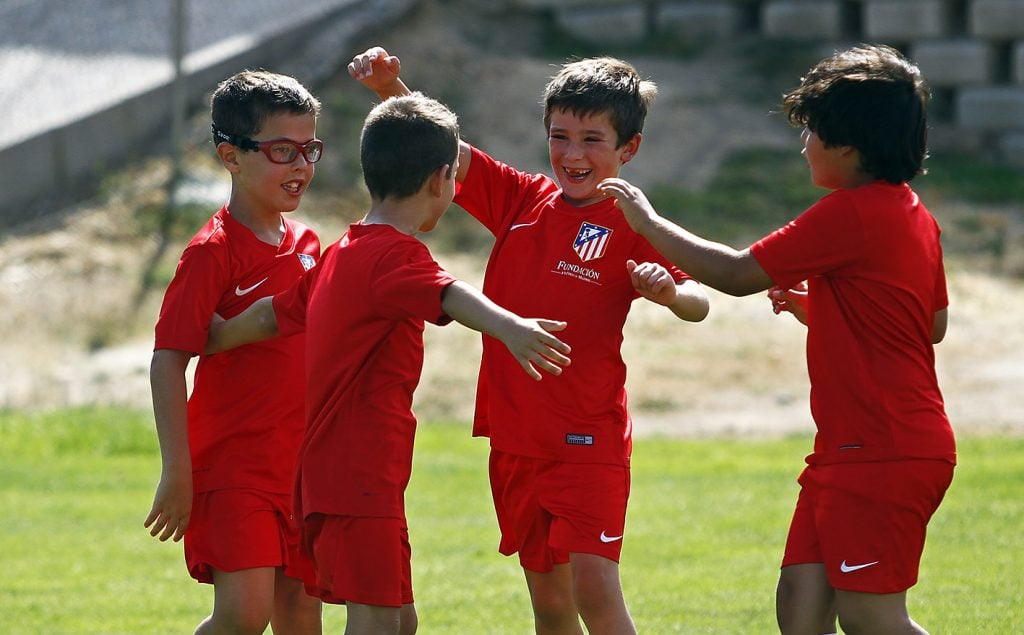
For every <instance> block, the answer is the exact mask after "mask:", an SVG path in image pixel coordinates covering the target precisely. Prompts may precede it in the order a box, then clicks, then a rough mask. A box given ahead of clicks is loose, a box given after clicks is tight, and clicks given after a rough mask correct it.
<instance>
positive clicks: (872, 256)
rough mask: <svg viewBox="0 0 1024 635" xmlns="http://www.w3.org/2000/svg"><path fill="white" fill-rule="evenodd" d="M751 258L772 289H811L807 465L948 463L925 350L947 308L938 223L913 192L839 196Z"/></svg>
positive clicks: (871, 188) (949, 443) (944, 422)
mask: <svg viewBox="0 0 1024 635" xmlns="http://www.w3.org/2000/svg"><path fill="white" fill-rule="evenodd" d="M751 252H752V253H753V254H754V256H755V257H756V258H757V260H758V262H759V263H760V264H761V266H762V267H763V268H764V270H765V272H767V273H768V275H769V276H770V277H771V278H772V280H774V281H775V283H776V284H778V285H780V286H782V287H790V286H792V285H793V284H795V283H798V282H800V281H802V280H807V281H808V287H809V295H808V298H809V304H808V314H809V316H810V318H809V322H810V324H809V326H808V330H807V369H808V374H809V375H810V379H811V413H812V415H813V416H814V421H815V423H816V425H817V427H818V433H817V436H816V437H815V442H814V454H813V455H811V456H810V457H808V462H811V463H835V462H845V461H878V460H894V459H904V458H937V459H945V460H949V461H955V459H956V447H955V442H954V439H953V431H952V428H951V427H950V425H949V420H948V419H947V418H946V413H945V408H944V406H943V401H942V394H941V392H940V391H939V386H938V382H937V381H936V378H935V353H934V349H933V347H932V343H931V334H932V325H933V323H934V317H935V312H936V311H938V310H940V309H943V308H945V307H946V305H947V304H948V298H947V295H946V277H945V273H944V270H943V265H942V247H941V245H940V244H939V227H938V224H937V223H936V222H935V219H934V218H933V217H932V215H931V214H930V213H929V212H928V210H927V209H925V206H924V205H923V204H922V203H921V201H920V199H919V198H918V196H917V194H916V193H915V192H914V191H913V190H912V189H911V188H910V186H909V185H907V184H905V183H904V184H901V185H893V184H890V183H885V182H882V181H877V182H875V183H872V184H869V185H866V186H863V187H859V188H856V189H850V190H837V191H835V192H833V193H831V194H829V195H827V196H825V197H824V198H822V199H821V200H820V201H818V202H817V203H816V204H815V205H813V206H812V207H811V208H810V209H808V210H807V211H806V212H804V213H803V214H802V215H801V216H799V217H798V218H797V219H796V220H794V221H793V222H791V223H789V224H788V225H786V226H785V227H783V228H781V229H779V230H778V231H776V232H774V233H773V234H771V235H769V236H767V237H765V238H764V239H762V240H760V241H758V242H757V243H755V244H754V245H753V246H752V247H751Z"/></svg>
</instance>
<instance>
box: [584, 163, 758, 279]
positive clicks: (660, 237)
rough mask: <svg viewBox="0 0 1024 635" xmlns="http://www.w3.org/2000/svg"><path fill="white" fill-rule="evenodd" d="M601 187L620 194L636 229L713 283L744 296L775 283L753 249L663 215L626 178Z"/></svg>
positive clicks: (625, 212)
mask: <svg viewBox="0 0 1024 635" xmlns="http://www.w3.org/2000/svg"><path fill="white" fill-rule="evenodd" d="M598 187H599V188H600V189H601V191H603V192H604V193H605V194H609V195H611V196H614V197H615V198H616V200H617V202H618V206H619V208H620V209H621V210H622V213H623V215H624V216H625V217H626V221H627V222H628V223H629V225H630V227H632V228H633V231H635V232H637V233H638V234H640V235H641V236H643V237H644V238H646V239H647V240H648V241H649V242H650V243H651V245H653V246H654V248H655V249H657V250H658V251H659V252H661V254H662V255H663V256H665V258H667V259H668V260H669V261H671V262H672V263H673V264H675V265H676V266H677V267H679V268H680V269H682V270H683V271H685V272H686V273H688V274H690V275H691V276H693V277H694V278H696V279H697V280H700V281H701V282H703V283H704V284H706V285H708V286H709V287H713V288H715V289H718V290H719V291H722V292H724V293H728V294H730V295H735V296H744V295H750V294H751V293H756V292H758V291H764V290H766V289H768V288H770V287H771V286H772V284H773V282H772V279H771V278H769V277H768V274H766V273H765V272H764V269H762V268H761V265H760V264H759V263H758V262H757V259H755V258H754V256H753V255H751V253H750V250H749V249H744V250H742V251H738V250H736V249H733V248H732V247H729V246H728V245H723V244H721V243H716V242H713V241H710V240H705V239H704V238H701V237H700V236H697V235H695V234H691V233H690V232H688V231H686V230H685V229H683V228H682V227H680V226H678V225H676V224H675V223H673V222H671V221H669V220H667V219H665V218H662V217H661V216H659V215H658V212H656V211H655V210H654V208H653V207H652V206H651V204H650V202H649V201H648V200H647V197H646V196H644V193H643V192H642V191H640V189H639V188H637V187H636V186H634V185H631V184H630V183H628V182H626V181H624V180H622V179H617V178H615V179H605V180H604V181H602V182H601V184H600V185H599V186H598Z"/></svg>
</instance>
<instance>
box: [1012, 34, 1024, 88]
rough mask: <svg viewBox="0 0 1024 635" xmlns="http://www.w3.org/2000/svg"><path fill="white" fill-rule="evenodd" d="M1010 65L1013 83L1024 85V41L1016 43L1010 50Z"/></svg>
mask: <svg viewBox="0 0 1024 635" xmlns="http://www.w3.org/2000/svg"><path fill="white" fill-rule="evenodd" d="M1010 65H1011V67H1012V73H1013V81H1014V82H1016V83H1018V84H1024V41H1022V42H1017V43H1016V44H1014V45H1013V48H1012V49H1011V50H1010Z"/></svg>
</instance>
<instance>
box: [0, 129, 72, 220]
mask: <svg viewBox="0 0 1024 635" xmlns="http://www.w3.org/2000/svg"><path fill="white" fill-rule="evenodd" d="M61 145H62V144H61V143H60V139H59V136H58V133H57V132H55V131H53V130H51V131H49V132H44V133H42V134H40V135H37V136H34V137H32V138H30V139H25V140H23V141H20V142H18V143H15V144H14V145H10V146H7V147H5V148H0V174H3V175H4V183H9V184H10V186H9V187H6V188H5V189H4V203H3V208H2V209H0V219H3V220H4V222H5V223H9V222H18V221H19V220H24V213H25V209H24V208H26V207H30V206H31V204H32V203H33V202H34V201H36V200H38V199H41V198H44V197H55V196H58V195H59V194H60V193H61V191H63V190H65V189H66V185H67V184H66V183H65V182H64V181H63V179H62V177H61V173H62V168H61V161H62V160H61ZM15 185H17V187H15Z"/></svg>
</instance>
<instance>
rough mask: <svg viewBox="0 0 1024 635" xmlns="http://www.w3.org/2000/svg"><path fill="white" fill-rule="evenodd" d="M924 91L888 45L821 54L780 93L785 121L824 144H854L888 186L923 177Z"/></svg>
mask: <svg viewBox="0 0 1024 635" xmlns="http://www.w3.org/2000/svg"><path fill="white" fill-rule="evenodd" d="M930 95H931V94H930V91H929V89H928V85H927V83H926V82H925V79H924V77H923V76H922V75H921V71H920V70H918V68H917V66H915V65H914V64H913V63H912V62H911V61H910V60H908V59H907V58H906V57H904V56H903V55H902V54H901V53H900V52H899V51H897V50H896V49H894V48H891V47H888V46H878V45H861V46H858V47H855V48H852V49H849V50H847V51H843V52H841V53H836V54H835V55H833V56H831V57H828V58H825V59H823V60H821V61H820V62H818V63H817V64H816V65H815V66H814V67H813V68H812V69H811V70H810V71H809V72H808V73H807V75H806V77H803V78H801V80H800V86H799V87H798V88H796V89H795V90H793V91H790V92H789V93H786V94H785V95H784V96H783V100H782V107H783V111H784V112H785V114H786V118H787V119H788V120H789V122H790V123H791V124H793V125H794V126H797V127H806V128H808V129H809V130H811V131H813V132H814V133H815V134H817V135H818V136H819V137H820V138H821V140H822V141H823V142H824V143H825V145H826V146H829V147H834V146H853V147H854V148H856V149H857V150H858V151H859V152H860V155H861V169H862V170H863V171H864V172H865V173H867V174H869V175H871V176H873V177H874V178H878V179H884V180H886V181H889V182H891V183H903V182H906V181H910V180H911V179H913V178H914V177H915V176H916V175H918V174H923V173H924V169H923V168H922V164H923V163H924V160H925V158H926V157H927V141H928V118H927V109H928V100H929V98H930Z"/></svg>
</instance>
